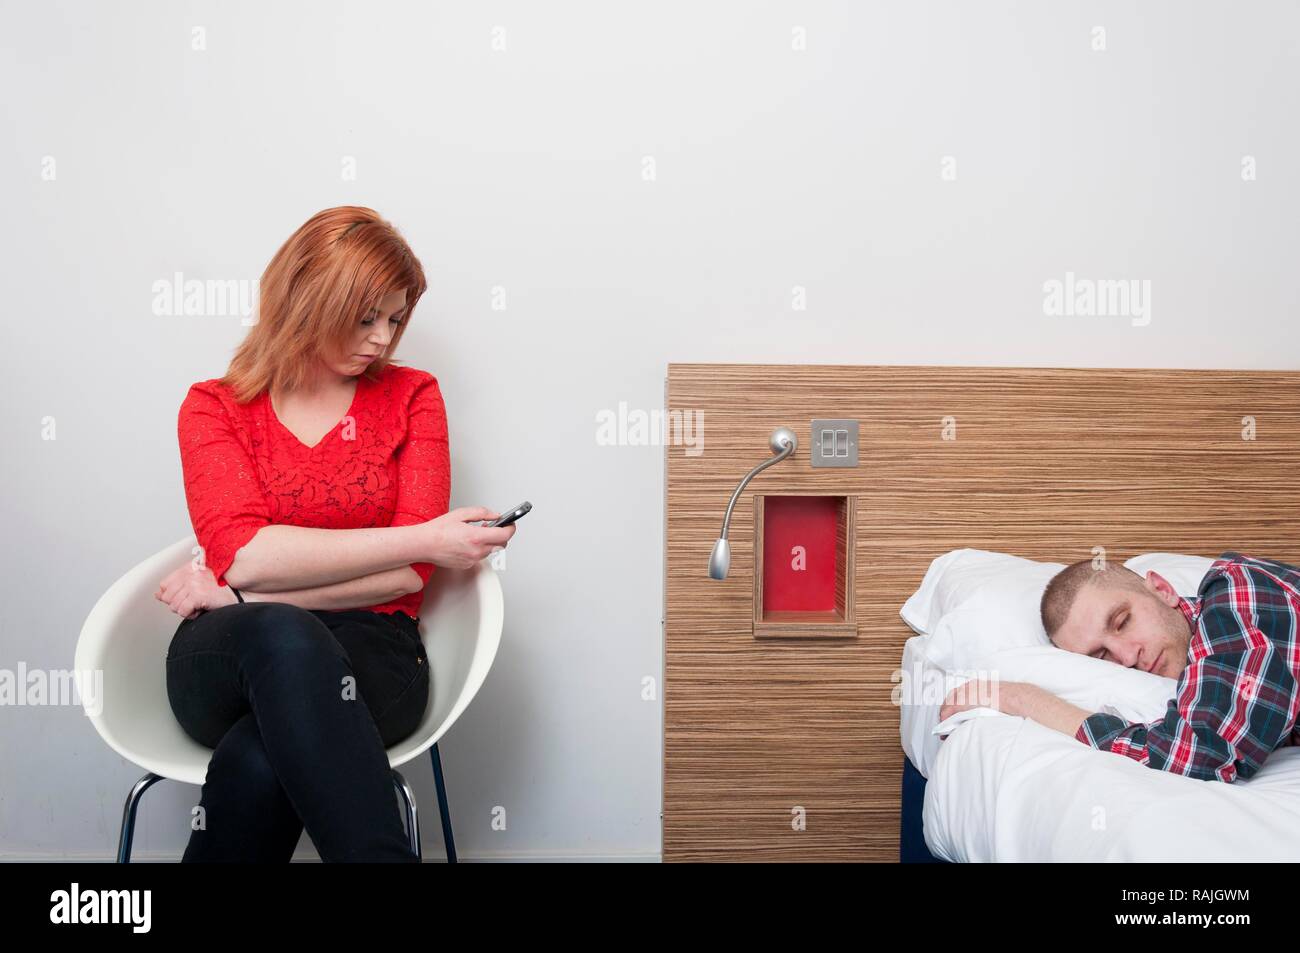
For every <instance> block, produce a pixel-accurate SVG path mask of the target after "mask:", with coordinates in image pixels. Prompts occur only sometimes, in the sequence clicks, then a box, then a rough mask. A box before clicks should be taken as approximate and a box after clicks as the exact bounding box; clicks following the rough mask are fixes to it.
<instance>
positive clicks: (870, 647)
mask: <svg viewBox="0 0 1300 953" xmlns="http://www.w3.org/2000/svg"><path fill="white" fill-rule="evenodd" d="M666 404H667V409H668V411H669V412H670V414H669V417H670V419H671V417H672V414H671V412H673V411H678V412H681V413H683V414H691V415H694V414H697V413H702V414H703V418H702V419H703V425H704V430H703V449H702V452H696V449H695V448H694V447H691V446H686V445H682V444H671V443H670V444H669V445H668V446H666V449H665V453H666V479H665V483H666V487H665V493H666V504H665V513H666V526H665V574H666V578H665V590H664V592H665V607H664V658H665V662H664V669H665V671H664V816H663V857H664V860H665V861H676V860H710V859H712V860H755V859H779V860H846V861H847V860H880V861H894V860H897V859H898V835H899V818H898V808H899V785H900V780H901V771H902V759H903V755H902V749H901V746H900V744H899V713H898V709H897V708H895V707H894V706H893V705H892V704H891V701H890V695H891V690H892V689H893V688H894V685H895V684H896V682H895V680H894V679H893V678H892V677H891V676H894V673H895V672H896V670H897V669H898V668H899V665H900V662H901V658H902V647H903V643H904V641H905V640H906V639H907V638H908V637H909V636H910V635H911V634H912V633H911V631H910V630H909V629H908V628H907V627H906V625H905V624H904V623H903V622H902V620H901V619H900V618H899V616H898V610H899V608H900V606H901V605H902V603H903V602H904V600H905V599H906V598H907V596H908V595H910V594H911V593H912V591H913V590H914V589H915V588H916V586H917V584H918V583H919V582H920V580H921V577H922V575H923V574H924V572H925V569H926V567H927V566H928V565H929V563H930V561H931V560H932V559H933V558H934V557H936V556H938V555H940V554H942V553H944V552H947V551H949V550H951V549H958V548H962V547H973V548H978V549H988V550H995V551H999V552H1007V553H1014V554H1017V555H1020V556H1025V557H1028V558H1031V559H1041V560H1053V561H1058V562H1072V561H1074V560H1076V559H1084V558H1090V557H1091V556H1092V555H1093V552H1094V547H1104V549H1105V552H1106V557H1107V558H1108V559H1114V560H1124V559H1127V558H1129V557H1130V556H1133V555H1135V554H1137V553H1141V552H1155V551H1167V552H1181V553H1194V554H1199V555H1204V556H1217V555H1218V554H1219V553H1220V552H1222V551H1224V550H1229V549H1236V550H1240V551H1242V552H1245V553H1247V554H1257V555H1263V556H1270V557H1272V558H1275V559H1280V560H1283V561H1285V562H1292V563H1300V371H1239V370H1116V369H1055V368H1006V367H881V366H828V365H807V366H788V365H781V366H772V365H736V364H670V365H669V367H668V381H667V396H666ZM822 417H842V418H853V419H857V420H859V421H860V422H861V434H860V453H861V460H860V463H859V466H858V467H857V468H855V469H814V468H812V467H811V465H810V463H809V459H810V458H809V448H810V446H811V442H810V436H811V435H810V433H809V428H810V421H811V420H812V419H813V418H822ZM695 419H698V418H695ZM782 425H785V426H789V427H791V428H792V429H793V430H794V431H795V433H796V434H797V436H798V439H799V449H798V451H797V452H796V454H795V455H794V457H793V458H791V459H787V460H784V461H782V462H781V463H778V464H776V465H775V466H773V467H770V468H769V469H767V470H765V471H764V472H763V473H761V474H759V475H758V476H757V477H756V478H755V479H754V481H753V482H752V483H751V484H750V485H749V487H748V488H747V489H746V490H745V492H744V493H743V494H741V497H740V499H739V500H738V501H737V504H736V508H735V513H734V515H733V517H732V523H731V531H730V540H731V545H732V559H731V571H730V573H729V575H728V577H727V579H725V580H723V581H717V580H713V579H710V578H708V571H707V567H708V559H709V552H710V550H711V548H712V546H713V542H714V540H715V539H716V538H717V536H718V532H719V529H720V527H721V523H722V517H723V512H724V510H725V508H726V505H727V501H728V499H729V498H730V495H731V493H732V491H733V490H734V489H735V487H736V484H737V483H738V482H739V481H740V479H741V477H743V476H744V474H745V473H746V472H748V471H749V469H750V468H751V467H753V466H755V465H756V464H758V463H759V462H761V461H763V460H765V459H768V458H769V457H770V456H771V453H770V451H769V450H768V438H769V435H770V434H771V432H772V430H773V429H775V428H776V427H778V426H782ZM669 436H670V438H671V436H672V434H671V433H670V434H669ZM954 437H955V439H952V438H954ZM946 438H947V439H946ZM755 493H759V494H775V493H791V494H801V493H816V494H821V493H826V494H844V495H846V496H852V497H853V498H854V499H855V511H854V521H853V524H854V526H855V528H856V541H855V550H854V556H855V560H854V562H855V568H854V579H855V586H854V592H855V595H856V606H855V609H856V616H855V618H856V626H857V637H856V638H847V639H825V640H808V639H802V640H793V639H792V640H781V639H775V640H774V639H758V638H755V637H754V633H753V631H752V624H751V623H752V610H753V598H754V591H753V577H752V574H753V567H754V553H753V533H754V505H753V497H754V494H755ZM800 818H802V819H803V829H799V827H800V824H799V820H800Z"/></svg>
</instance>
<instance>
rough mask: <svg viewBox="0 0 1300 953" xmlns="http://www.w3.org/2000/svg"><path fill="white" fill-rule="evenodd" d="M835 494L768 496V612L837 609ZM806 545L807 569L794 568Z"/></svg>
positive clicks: (765, 549)
mask: <svg viewBox="0 0 1300 953" xmlns="http://www.w3.org/2000/svg"><path fill="white" fill-rule="evenodd" d="M839 505H840V500H839V499H838V498H837V497H833V496H768V497H765V498H764V510H763V612H764V613H768V612H819V611H833V610H834V609H835V560H836V559H837V547H836V532H835V531H836V526H837V525H838V521H839ZM796 546H802V547H803V550H804V560H803V565H804V567H805V568H803V569H796V568H794V564H795V557H796V554H795V553H794V548H795V547H796Z"/></svg>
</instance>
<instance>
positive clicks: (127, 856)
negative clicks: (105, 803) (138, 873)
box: [117, 771, 162, 864]
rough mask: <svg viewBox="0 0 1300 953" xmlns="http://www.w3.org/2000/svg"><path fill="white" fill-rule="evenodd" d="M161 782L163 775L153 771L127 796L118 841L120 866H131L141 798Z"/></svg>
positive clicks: (136, 784)
mask: <svg viewBox="0 0 1300 953" xmlns="http://www.w3.org/2000/svg"><path fill="white" fill-rule="evenodd" d="M161 780H162V775H161V774H154V773H153V772H152V771H151V772H149V773H148V774H146V775H145V776H144V777H142V778H141V779H140V780H139V781H137V782H135V786H134V787H132V788H131V793H130V794H128V795H127V797H126V807H124V808H123V809H122V833H121V834H120V835H119V836H118V839H117V862H118V863H119V864H129V863H130V862H131V842H132V841H133V840H134V839H135V809H136V808H137V807H138V806H139V804H140V798H141V797H142V796H143V795H144V792H145V791H147V790H149V788H151V787H153V785H154V784H155V783H157V782H158V781H161Z"/></svg>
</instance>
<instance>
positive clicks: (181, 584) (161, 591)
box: [153, 563, 239, 619]
mask: <svg viewBox="0 0 1300 953" xmlns="http://www.w3.org/2000/svg"><path fill="white" fill-rule="evenodd" d="M153 597H154V598H155V599H157V600H158V601H160V602H165V603H167V608H169V609H171V610H172V612H175V613H176V614H177V615H179V616H184V617H185V618H187V619H194V618H197V617H198V614H199V613H200V612H202V611H204V610H205V609H220V608H221V607H222V606H228V605H232V604H234V603H236V602H238V601H239V599H238V598H236V596H235V594H234V593H233V592H232V591H231V589H230V587H229V586H218V585H217V579H216V577H215V576H213V575H212V570H211V569H208V568H207V567H206V566H204V567H203V568H201V569H200V568H198V567H196V566H195V565H194V564H193V563H186V564H185V565H184V566H181V567H180V568H179V569H177V570H176V571H175V572H173V573H170V574H169V575H168V576H167V577H166V578H165V579H163V581H162V582H161V583H159V584H158V589H157V591H156V592H154V594H153Z"/></svg>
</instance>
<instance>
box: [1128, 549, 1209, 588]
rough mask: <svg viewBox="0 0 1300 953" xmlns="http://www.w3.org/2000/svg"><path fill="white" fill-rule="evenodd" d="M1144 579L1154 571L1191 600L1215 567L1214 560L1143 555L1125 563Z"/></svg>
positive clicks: (1161, 554)
mask: <svg viewBox="0 0 1300 953" xmlns="http://www.w3.org/2000/svg"><path fill="white" fill-rule="evenodd" d="M1124 565H1125V566H1127V567H1128V568H1129V569H1132V570H1133V571H1134V572H1135V573H1137V574H1138V575H1139V576H1141V577H1142V578H1144V579H1145V578H1146V574H1147V572H1148V571H1149V570H1152V569H1154V570H1155V571H1156V572H1158V573H1160V575H1162V576H1164V577H1165V578H1166V579H1168V580H1169V584H1170V585H1171V586H1173V587H1174V590H1175V591H1176V592H1177V593H1178V594H1179V595H1180V596H1182V597H1183V598H1185V599H1191V598H1192V597H1194V596H1195V595H1196V594H1197V593H1198V592H1200V591H1201V580H1202V579H1204V578H1205V574H1206V573H1207V572H1209V571H1210V567H1211V566H1212V565H1214V560H1213V559H1207V558H1206V557H1204V556H1184V555H1182V554H1181V553H1143V554H1142V555H1141V556H1134V557H1133V558H1132V559H1130V560H1128V561H1127V562H1125V563H1124Z"/></svg>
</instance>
